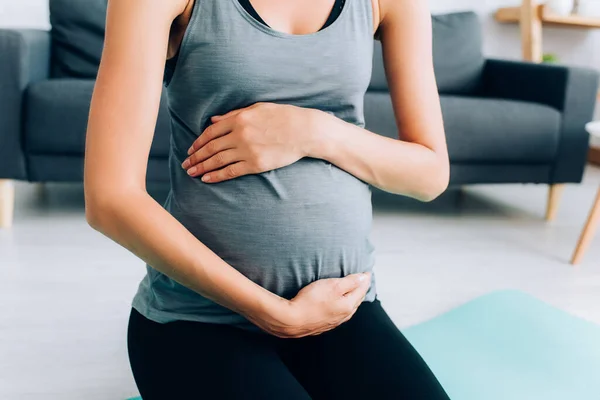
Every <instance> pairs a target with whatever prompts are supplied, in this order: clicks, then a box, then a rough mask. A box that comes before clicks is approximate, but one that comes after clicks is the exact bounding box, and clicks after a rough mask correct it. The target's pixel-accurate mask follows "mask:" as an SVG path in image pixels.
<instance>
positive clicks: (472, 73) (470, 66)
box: [369, 12, 485, 94]
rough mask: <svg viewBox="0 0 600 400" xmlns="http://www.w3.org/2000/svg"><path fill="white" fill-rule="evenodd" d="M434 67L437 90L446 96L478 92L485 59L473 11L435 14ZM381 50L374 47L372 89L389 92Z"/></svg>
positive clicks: (379, 44)
mask: <svg viewBox="0 0 600 400" xmlns="http://www.w3.org/2000/svg"><path fill="white" fill-rule="evenodd" d="M432 26H433V64H434V68H435V77H436V80H437V85H438V90H439V91H440V93H444V94H472V93H475V92H476V91H478V90H479V88H480V85H481V79H482V74H483V67H484V65H485V59H484V57H483V53H482V43H481V26H480V24H479V20H478V18H477V15H476V14H475V13H473V12H463V13H453V14H441V15H434V16H433V17H432ZM387 88H388V86H387V81H386V77H385V70H384V68H383V58H382V47H381V43H380V42H378V41H377V42H375V45H374V48H373V74H372V77H371V85H370V87H369V89H371V90H374V91H385V90H387Z"/></svg>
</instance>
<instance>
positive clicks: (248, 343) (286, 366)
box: [128, 300, 449, 400]
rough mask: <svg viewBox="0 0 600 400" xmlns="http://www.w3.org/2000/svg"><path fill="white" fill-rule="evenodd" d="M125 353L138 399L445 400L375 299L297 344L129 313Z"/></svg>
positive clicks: (438, 386) (247, 332)
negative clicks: (133, 378) (154, 319)
mask: <svg viewBox="0 0 600 400" xmlns="http://www.w3.org/2000/svg"><path fill="white" fill-rule="evenodd" d="M128 348H129V359H130V362H131V368H132V370H133V375H134V377H135V381H136V383H137V386H138V389H139V390H140V393H141V395H142V397H143V399H144V400H155V399H159V400H171V399H173V400H192V399H207V400H212V399H218V400H221V399H224V400H226V399H250V400H254V399H256V400H259V399H260V400H271V399H272V400H296V399H303V400H306V399H327V400H335V399H346V400H347V399H376V400H381V399H394V400H400V399H411V400H412V399H415V400H416V399H418V400H430V399H431V400H434V399H435V400H438V399H444V400H448V399H449V398H448V395H447V394H446V393H445V391H444V389H442V387H441V385H440V384H439V382H438V381H437V379H436V378H435V376H434V375H433V373H432V372H431V370H430V369H429V368H428V367H427V365H426V364H425V362H424V361H423V359H422V358H421V356H419V354H418V353H417V352H416V350H415V349H414V348H413V347H412V345H411V344H410V343H409V342H408V341H407V340H406V339H405V338H404V336H403V335H402V334H401V333H400V331H399V330H398V328H396V326H395V325H394V323H393V322H392V321H391V320H390V318H389V317H388V316H387V314H386V312H385V311H384V310H383V308H382V307H381V304H380V302H379V301H378V300H376V301H374V302H373V303H368V302H365V303H363V304H362V305H361V306H360V307H359V308H358V310H357V312H356V314H355V315H354V316H353V317H352V319H351V320H350V321H348V322H346V323H344V324H342V325H340V326H338V327H337V328H335V329H333V330H331V331H329V332H326V333H324V334H321V335H319V336H310V337H306V338H302V339H281V338H276V337H274V336H271V335H267V334H263V333H256V332H250V331H245V330H241V329H238V328H234V327H231V326H227V325H216V324H206V323H200V322H186V321H177V322H171V323H167V324H159V323H156V322H153V321H150V320H148V319H146V318H145V317H143V316H142V315H141V314H139V313H138V312H137V311H135V310H132V313H131V317H130V320H129V332H128Z"/></svg>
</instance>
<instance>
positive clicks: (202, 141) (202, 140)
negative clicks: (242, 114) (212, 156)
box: [187, 120, 233, 155]
mask: <svg viewBox="0 0 600 400" xmlns="http://www.w3.org/2000/svg"><path fill="white" fill-rule="evenodd" d="M232 130H233V121H231V120H229V121H220V122H218V123H214V124H212V125H209V127H208V128H206V129H205V130H204V132H202V133H201V134H200V136H198V139H196V140H194V143H192V145H191V146H190V148H189V149H188V151H187V154H188V155H191V154H192V153H194V152H196V151H198V150H200V149H201V148H202V147H204V146H205V145H206V144H207V143H208V142H210V141H211V140H213V139H216V138H218V137H221V136H223V135H227V134H228V133H230V132H231V131H232Z"/></svg>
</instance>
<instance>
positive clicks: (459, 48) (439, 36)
mask: <svg viewBox="0 0 600 400" xmlns="http://www.w3.org/2000/svg"><path fill="white" fill-rule="evenodd" d="M433 64H434V66H435V78H436V80H437V84H438V90H439V91H440V93H443V94H470V93H474V92H475V91H477V90H478V87H479V85H480V82H481V76H482V73H483V66H484V64H485V58H484V57H483V53H482V42H481V26H480V24H479V19H478V17H477V14H475V13H474V12H463V13H454V14H445V15H434V16H433Z"/></svg>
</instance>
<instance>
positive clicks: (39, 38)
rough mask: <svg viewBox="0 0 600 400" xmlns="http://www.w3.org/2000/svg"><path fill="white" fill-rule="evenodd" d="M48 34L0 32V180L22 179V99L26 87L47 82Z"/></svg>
mask: <svg viewBox="0 0 600 400" xmlns="http://www.w3.org/2000/svg"><path fill="white" fill-rule="evenodd" d="M49 71H50V33H49V32H48V31H42V30H35V29H22V30H15V29H0V160H2V162H1V163H0V179H26V178H27V172H26V168H25V156H24V151H23V148H22V142H23V141H22V137H21V136H22V131H23V129H22V128H23V127H22V125H23V123H22V121H23V109H24V107H23V99H24V94H25V90H26V89H27V87H28V86H29V84H31V83H33V82H35V81H39V80H42V79H47V78H48V76H49Z"/></svg>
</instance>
